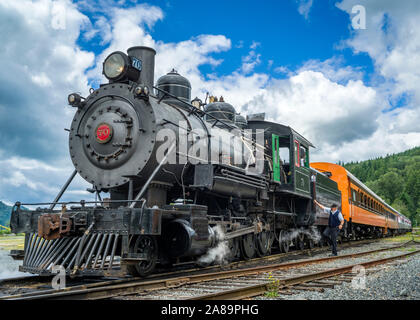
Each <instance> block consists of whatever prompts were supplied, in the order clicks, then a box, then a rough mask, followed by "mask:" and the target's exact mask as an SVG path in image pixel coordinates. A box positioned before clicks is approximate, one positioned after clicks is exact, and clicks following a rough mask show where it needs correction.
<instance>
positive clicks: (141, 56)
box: [127, 46, 156, 90]
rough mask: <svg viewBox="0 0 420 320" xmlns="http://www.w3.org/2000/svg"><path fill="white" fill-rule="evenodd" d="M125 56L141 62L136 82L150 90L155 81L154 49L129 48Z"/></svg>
mask: <svg viewBox="0 0 420 320" xmlns="http://www.w3.org/2000/svg"><path fill="white" fill-rule="evenodd" d="M127 54H128V55H129V56H130V57H135V58H137V59H138V60H140V61H141V72H140V76H139V79H138V80H137V81H136V82H137V83H139V84H142V85H144V86H147V87H149V89H150V90H151V89H152V88H153V84H154V81H155V80H154V79H155V55H156V51H155V49H153V48H150V47H142V46H140V47H131V48H130V49H128V50H127Z"/></svg>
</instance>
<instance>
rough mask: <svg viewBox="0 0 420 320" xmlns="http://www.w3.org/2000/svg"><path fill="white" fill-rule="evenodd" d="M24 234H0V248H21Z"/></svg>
mask: <svg viewBox="0 0 420 320" xmlns="http://www.w3.org/2000/svg"><path fill="white" fill-rule="evenodd" d="M24 240H25V236H22V235H13V236H12V235H3V236H0V249H3V250H23V244H24Z"/></svg>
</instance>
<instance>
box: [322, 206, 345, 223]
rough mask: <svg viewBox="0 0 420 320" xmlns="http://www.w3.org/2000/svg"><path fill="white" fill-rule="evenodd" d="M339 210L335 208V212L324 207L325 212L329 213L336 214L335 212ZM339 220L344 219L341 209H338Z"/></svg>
mask: <svg viewBox="0 0 420 320" xmlns="http://www.w3.org/2000/svg"><path fill="white" fill-rule="evenodd" d="M337 211H338V210H335V211H334V212H332V211H331V209H330V208H324V212H325V213H329V214H334V213H336V212H337ZM338 220H340V222H341V221H343V220H344V218H343V215H342V214H341V212H340V211H338Z"/></svg>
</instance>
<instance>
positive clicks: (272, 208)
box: [10, 47, 356, 276]
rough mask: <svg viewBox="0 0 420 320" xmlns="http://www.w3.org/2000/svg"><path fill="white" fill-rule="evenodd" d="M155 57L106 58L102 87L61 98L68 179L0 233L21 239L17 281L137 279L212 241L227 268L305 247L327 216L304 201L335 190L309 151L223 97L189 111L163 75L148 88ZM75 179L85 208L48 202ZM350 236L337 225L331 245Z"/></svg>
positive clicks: (16, 212) (326, 197)
mask: <svg viewBox="0 0 420 320" xmlns="http://www.w3.org/2000/svg"><path fill="white" fill-rule="evenodd" d="M155 54H156V52H155V50H154V49H152V48H148V47H132V48H130V49H128V50H127V53H124V52H120V51H117V52H113V53H111V54H110V55H109V56H108V57H107V58H106V59H105V60H104V63H103V74H104V75H105V77H106V78H107V79H108V80H109V81H108V83H106V84H102V85H100V87H99V88H98V89H96V90H93V89H91V92H90V94H89V96H88V97H86V98H84V97H81V96H80V95H79V94H77V93H72V94H70V95H69V96H68V102H69V105H70V106H72V107H74V110H75V115H74V119H73V121H72V124H71V127H70V129H69V152H70V156H71V159H72V162H73V164H74V167H75V170H74V172H73V173H72V175H71V176H70V178H69V179H68V180H67V182H66V183H65V184H64V186H63V188H62V189H61V191H60V192H59V194H58V195H57V197H56V198H55V200H54V201H53V202H52V203H49V204H48V205H49V207H48V208H43V207H40V208H38V209H36V210H26V209H25V208H24V204H21V203H19V202H17V203H16V204H15V206H14V207H13V210H12V215H11V223H10V225H11V228H12V232H15V233H17V232H24V233H25V247H24V252H14V253H13V254H14V255H15V256H18V255H19V254H22V255H23V264H22V266H20V270H21V271H23V272H30V273H34V274H39V275H50V274H51V273H53V272H54V266H58V265H59V266H62V267H64V269H65V270H66V273H67V274H68V275H70V276H124V275H127V274H131V275H140V276H147V275H149V274H150V273H152V272H153V271H154V269H155V267H156V265H157V264H159V265H162V266H173V265H176V264H180V263H184V262H187V263H188V262H194V261H197V260H198V258H199V257H201V256H203V255H204V254H206V252H207V251H208V250H209V249H210V248H213V247H215V246H217V245H218V244H219V243H220V242H222V241H223V242H225V243H227V245H228V247H229V255H228V257H227V259H229V260H234V259H251V258H253V257H254V256H264V255H268V254H270V253H271V250H272V248H276V249H280V250H281V251H283V252H287V251H288V250H289V247H290V245H292V246H295V247H296V248H298V249H303V248H304V247H312V246H314V245H315V241H314V238H313V237H311V233H314V232H315V233H316V232H318V231H321V232H322V230H323V228H325V226H326V225H327V223H328V215H327V214H325V213H324V212H321V211H320V210H319V209H317V208H315V207H314V204H313V200H314V199H318V201H320V202H322V203H323V204H324V205H326V206H329V205H331V204H332V203H340V202H341V192H340V190H339V189H338V186H337V182H336V181H334V180H333V179H331V177H330V176H331V175H329V174H328V172H321V171H320V170H316V169H313V168H311V167H310V162H309V148H310V147H312V146H313V145H312V144H311V143H310V142H309V141H308V140H307V139H305V138H304V137H303V136H301V135H300V134H299V133H297V132H296V131H295V130H293V129H292V128H290V127H288V126H285V125H281V124H278V123H274V122H269V121H265V115H264V114H254V115H248V116H247V117H246V118H245V117H244V116H242V115H240V114H238V113H236V110H235V108H234V107H233V106H232V105H231V104H229V103H227V102H225V101H224V100H223V98H220V99H217V98H215V97H210V99H209V101H208V102H207V98H206V100H205V101H204V102H203V101H201V100H200V99H198V98H195V99H194V100H193V101H191V84H190V82H189V81H188V80H187V79H186V78H185V77H183V76H181V75H180V74H179V73H177V72H176V71H175V70H172V71H171V72H169V73H168V74H166V75H164V76H162V77H161V78H159V79H158V81H157V83H156V86H154V67H155ZM76 174H79V175H80V176H81V177H83V178H84V179H85V180H86V181H87V182H89V183H90V184H92V188H91V189H89V190H90V191H91V192H92V193H94V194H95V195H96V201H90V202H88V201H80V202H60V199H61V197H62V195H63V194H64V192H65V191H66V189H67V188H68V186H69V184H70V183H71V181H72V179H73V178H74V177H75V176H76ZM104 195H105V196H106V197H107V198H103V197H104ZM343 201H346V199H343ZM40 205H41V204H40ZM291 230H294V231H296V230H298V232H294V234H296V236H295V237H291ZM355 230H356V229H354V228H352V227H351V221H347V223H346V225H345V228H344V231H343V237H346V238H352V237H353V238H354V237H355V236H356V231H355Z"/></svg>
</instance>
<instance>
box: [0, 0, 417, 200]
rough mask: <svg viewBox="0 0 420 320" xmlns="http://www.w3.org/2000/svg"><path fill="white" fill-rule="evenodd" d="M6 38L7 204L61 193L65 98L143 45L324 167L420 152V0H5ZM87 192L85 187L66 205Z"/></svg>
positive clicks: (3, 167) (1, 31)
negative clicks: (299, 140) (261, 116)
mask: <svg viewBox="0 0 420 320" xmlns="http://www.w3.org/2000/svg"><path fill="white" fill-rule="evenodd" d="M357 6H362V7H363V8H364V10H365V12H366V15H365V18H366V19H365V22H366V24H365V28H362V29H355V28H354V25H353V24H352V21H353V19H354V17H355V14H354V13H352V12H353V10H354V8H357ZM357 12H359V11H357ZM0 39H1V40H2V46H1V47H0V63H1V65H2V68H1V69H0V200H5V201H8V202H14V201H17V200H20V201H50V200H52V199H53V198H54V196H55V194H56V193H57V192H58V190H59V189H60V186H61V185H62V183H63V182H64V181H65V180H66V178H67V176H68V175H70V173H71V172H72V170H73V165H72V163H71V161H70V159H69V154H68V133H67V132H66V131H64V128H68V127H69V125H70V123H71V121H72V118H73V115H74V109H73V108H71V107H69V106H67V95H68V94H69V93H71V92H81V93H82V94H83V95H87V94H88V90H89V88H90V87H94V88H96V87H98V85H99V84H100V83H102V82H104V81H105V80H104V78H103V77H102V75H101V68H102V61H103V59H104V58H105V57H106V56H107V55H108V54H109V53H111V52H112V51H115V50H120V51H125V50H126V49H127V48H129V47H130V46H134V45H147V46H151V47H153V48H155V49H156V51H157V55H156V67H155V80H157V78H158V77H159V76H162V75H164V74H165V73H167V72H169V71H170V70H171V69H172V68H176V69H177V70H178V71H179V72H180V73H181V74H182V75H184V76H186V77H187V78H188V79H189V80H190V82H191V84H192V95H193V96H199V97H201V98H204V97H205V93H206V92H210V93H211V94H213V95H217V96H220V95H223V96H224V97H225V100H226V101H228V102H230V103H231V104H232V105H233V106H234V107H235V108H236V110H237V112H240V113H242V114H244V115H246V114H247V113H258V112H265V113H266V118H267V119H268V120H271V121H276V122H279V123H282V124H285V125H289V126H291V127H293V128H294V129H295V130H297V131H298V132H300V133H301V134H303V135H304V136H305V137H306V138H308V139H309V140H310V141H311V142H312V143H313V144H314V145H315V146H316V149H313V150H312V153H311V159H312V160H313V161H330V162H338V161H339V160H340V161H355V160H365V159H370V158H374V157H378V156H383V155H386V154H389V153H395V152H400V151H403V150H406V149H408V148H412V147H414V146H418V145H420V126H419V125H418V124H419V121H420V87H419V86H418V83H420V51H419V49H418V48H420V2H419V1H417V0H404V1H394V0H281V1H259V2H256V1H245V0H244V1H218V0H215V1H211V2H206V1H186V0H167V1H163V0H162V1H136V0H73V1H72V0H19V1H16V0H1V1H0ZM86 187H88V185H87V184H86V183H85V182H84V181H83V180H82V179H81V178H78V179H76V181H75V182H74V183H73V184H72V186H71V188H70V192H69V193H68V194H67V199H73V200H75V199H80V198H85V199H87V198H89V195H88V194H87V193H86V191H85V189H86Z"/></svg>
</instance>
